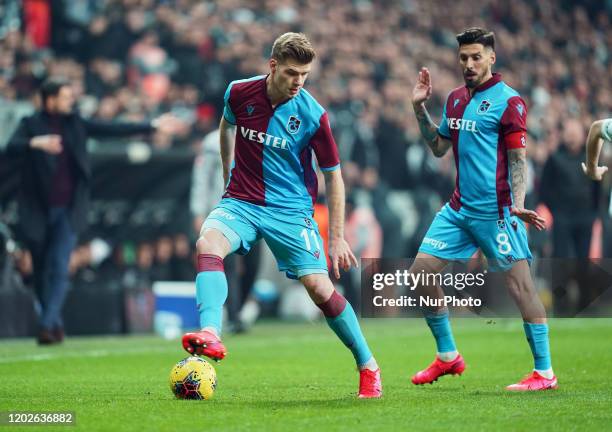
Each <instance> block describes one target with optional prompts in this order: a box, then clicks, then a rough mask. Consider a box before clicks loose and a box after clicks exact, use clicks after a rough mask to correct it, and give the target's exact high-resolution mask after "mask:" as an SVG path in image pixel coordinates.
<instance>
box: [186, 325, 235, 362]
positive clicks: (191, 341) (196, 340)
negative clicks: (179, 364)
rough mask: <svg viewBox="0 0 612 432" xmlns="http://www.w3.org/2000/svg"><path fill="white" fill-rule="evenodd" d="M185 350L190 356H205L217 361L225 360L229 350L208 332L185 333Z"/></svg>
mask: <svg viewBox="0 0 612 432" xmlns="http://www.w3.org/2000/svg"><path fill="white" fill-rule="evenodd" d="M183 348H185V351H187V352H188V353H189V354H194V355H203V356H206V357H210V358H211V359H213V360H215V361H219V360H223V358H224V357H225V354H227V350H226V349H225V346H224V345H223V343H222V342H221V339H219V338H218V337H217V336H216V335H215V334H214V333H212V332H209V331H207V330H203V331H199V332H193V333H185V334H184V335H183Z"/></svg>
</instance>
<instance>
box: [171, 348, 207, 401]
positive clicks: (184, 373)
mask: <svg viewBox="0 0 612 432" xmlns="http://www.w3.org/2000/svg"><path fill="white" fill-rule="evenodd" d="M216 387H217V373H216V372H215V368H213V367H212V365H211V364H210V363H208V362H207V361H206V360H204V359H202V358H200V357H187V358H186V359H183V360H181V361H180V362H178V363H177V364H176V365H175V366H174V367H173V368H172V371H171V372H170V389H171V390H172V393H174V395H175V396H176V397H177V398H178V399H210V398H211V397H212V395H213V393H214V392H215V388H216Z"/></svg>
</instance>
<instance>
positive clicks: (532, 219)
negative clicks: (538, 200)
mask: <svg viewBox="0 0 612 432" xmlns="http://www.w3.org/2000/svg"><path fill="white" fill-rule="evenodd" d="M510 214H511V215H513V216H516V217H517V218H519V219H520V220H522V221H523V222H527V223H528V224H530V225H533V226H534V227H535V228H536V229H537V230H538V231H542V230H545V229H546V220H545V219H544V218H543V217H542V216H540V215H539V214H538V213H537V212H535V211H533V210H528V209H524V208H517V207H512V209H510Z"/></svg>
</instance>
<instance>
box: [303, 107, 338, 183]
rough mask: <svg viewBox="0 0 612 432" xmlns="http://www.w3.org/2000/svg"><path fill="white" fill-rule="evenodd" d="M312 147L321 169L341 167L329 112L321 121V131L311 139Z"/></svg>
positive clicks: (322, 116)
mask: <svg viewBox="0 0 612 432" xmlns="http://www.w3.org/2000/svg"><path fill="white" fill-rule="evenodd" d="M310 146H311V147H312V148H313V150H314V152H315V155H316V156H317V161H318V163H319V167H320V168H321V169H322V170H324V171H325V170H326V169H329V168H335V167H337V166H338V165H340V157H339V156H338V146H337V145H336V141H335V140H334V136H333V135H332V131H331V127H330V126H329V119H328V117H327V112H324V113H323V115H321V118H320V119H319V129H317V131H316V132H315V134H314V135H313V136H312V138H310Z"/></svg>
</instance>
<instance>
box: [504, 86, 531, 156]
mask: <svg viewBox="0 0 612 432" xmlns="http://www.w3.org/2000/svg"><path fill="white" fill-rule="evenodd" d="M500 128H501V130H500V134H501V135H502V136H503V137H504V142H505V145H506V150H512V149H519V148H525V147H527V137H526V135H527V106H526V105H525V101H524V100H523V99H521V97H520V96H513V97H511V98H510V99H508V106H507V107H506V110H505V111H504V114H503V115H502V118H501V125H500Z"/></svg>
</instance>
